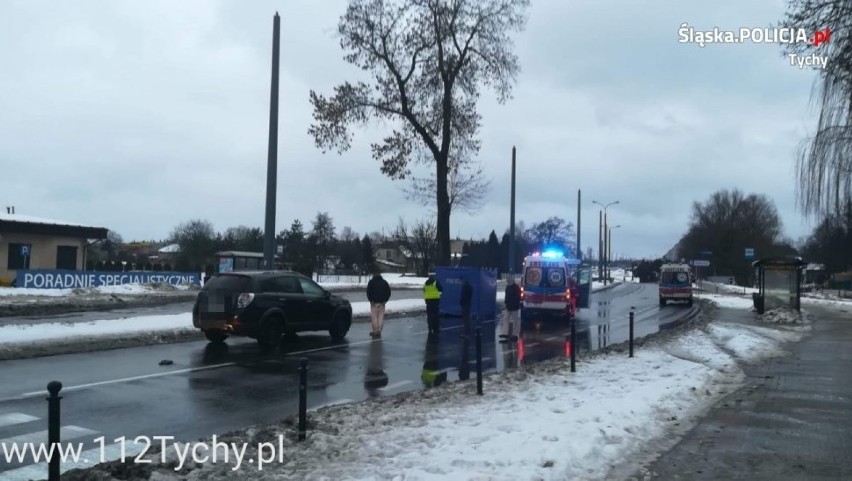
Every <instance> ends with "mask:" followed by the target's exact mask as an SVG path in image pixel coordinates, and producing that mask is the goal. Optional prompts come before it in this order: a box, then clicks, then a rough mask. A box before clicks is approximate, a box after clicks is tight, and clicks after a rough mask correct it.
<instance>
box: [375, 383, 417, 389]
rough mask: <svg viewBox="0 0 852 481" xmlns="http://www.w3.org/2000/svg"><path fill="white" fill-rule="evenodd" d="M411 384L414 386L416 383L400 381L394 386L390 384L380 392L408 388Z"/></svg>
mask: <svg viewBox="0 0 852 481" xmlns="http://www.w3.org/2000/svg"><path fill="white" fill-rule="evenodd" d="M409 384H414V381H399V382H395V383H393V384H388V385H387V386H385V387H382V388H379V389H378V390H379V391H390V390H391V389H396V388H398V387H402V386H407V385H409Z"/></svg>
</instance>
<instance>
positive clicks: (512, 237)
mask: <svg viewBox="0 0 852 481" xmlns="http://www.w3.org/2000/svg"><path fill="white" fill-rule="evenodd" d="M514 274H515V146H514V145H513V146H512V199H511V200H510V207H509V275H514Z"/></svg>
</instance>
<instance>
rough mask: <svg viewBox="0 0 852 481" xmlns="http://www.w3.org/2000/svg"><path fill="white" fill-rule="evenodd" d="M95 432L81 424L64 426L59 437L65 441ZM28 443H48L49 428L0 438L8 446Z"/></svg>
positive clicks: (0, 441)
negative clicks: (82, 426)
mask: <svg viewBox="0 0 852 481" xmlns="http://www.w3.org/2000/svg"><path fill="white" fill-rule="evenodd" d="M95 433H97V431H92V430H91V429H86V428H81V427H80V426H62V427H61V428H59V439H60V440H62V441H63V442H64V441H65V440H68V439H75V438H80V437H83V436H86V435H87V434H95ZM26 443H34V444H40V443H47V430H44V431H36V432H34V433H27V434H21V435H20V436H13V437H11V438H6V439H0V444H5V445H6V446H12V445H16V444H17V445H22V444H26Z"/></svg>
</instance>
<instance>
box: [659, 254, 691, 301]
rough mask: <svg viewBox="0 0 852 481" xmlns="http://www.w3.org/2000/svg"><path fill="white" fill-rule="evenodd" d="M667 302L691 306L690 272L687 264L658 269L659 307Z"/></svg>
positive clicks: (665, 266)
mask: <svg viewBox="0 0 852 481" xmlns="http://www.w3.org/2000/svg"><path fill="white" fill-rule="evenodd" d="M668 301H686V303H687V305H688V306H691V305H692V270H691V269H690V268H689V265H688V264H663V265H662V267H660V306H661V307H662V306H665V305H666V302H668Z"/></svg>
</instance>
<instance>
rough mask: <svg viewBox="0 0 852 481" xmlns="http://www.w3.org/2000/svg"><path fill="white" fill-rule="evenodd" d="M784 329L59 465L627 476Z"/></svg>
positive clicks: (161, 473)
mask: <svg viewBox="0 0 852 481" xmlns="http://www.w3.org/2000/svg"><path fill="white" fill-rule="evenodd" d="M775 330H776V329H769V328H763V329H757V330H755V329H751V328H749V327H748V326H742V325H739V324H734V323H723V324H719V325H710V326H708V327H707V328H706V330H705V329H693V330H690V331H687V332H685V333H684V334H681V335H678V336H676V337H674V338H671V339H669V340H667V341H665V342H661V343H660V344H659V345H655V346H649V347H647V348H644V349H640V350H639V351H637V352H636V353H635V357H634V358H629V357H628V356H626V355H625V354H624V353H614V352H610V353H599V354H595V355H590V356H588V357H587V356H584V357H583V358H581V359H580V360H579V363H578V365H577V372H576V373H571V372H570V368H569V363H567V362H566V360H565V359H554V360H550V361H545V362H542V363H538V364H534V365H532V366H526V367H524V368H521V369H517V370H511V371H508V372H504V373H500V374H495V375H490V376H487V377H486V378H485V382H484V391H485V395H484V396H477V395H476V394H475V392H476V387H475V386H476V385H475V381H467V382H464V381H463V382H454V383H449V384H443V385H441V386H439V387H437V388H434V389H428V390H425V391H420V392H409V393H404V394H400V395H397V396H392V397H384V398H376V399H371V400H368V401H366V402H363V403H352V404H345V405H337V406H330V407H326V408H322V409H320V410H318V411H315V412H312V413H310V414H309V419H308V433H307V439H306V440H305V441H303V442H298V441H296V436H295V434H296V431H295V430H296V426H295V423H294V420H293V419H292V418H291V419H288V420H285V421H284V422H282V423H279V424H272V425H268V426H255V427H251V428H248V429H246V430H243V431H239V432H235V433H230V434H227V435H224V436H219V437H218V439H217V441H218V442H225V443H236V446H237V447H238V448H239V451H240V452H241V453H242V456H240V458H239V459H237V458H236V457H235V456H231V457H230V459H229V460H228V461H227V462H224V460H222V459H220V460H219V461H220V462H218V463H214V462H211V461H209V460H208V461H206V462H204V461H202V462H194V461H193V460H192V459H191V456H190V457H189V458H187V457H186V454H187V453H191V452H192V447H193V445H194V443H190V444H184V443H178V444H176V445H171V446H169V447H168V449H167V452H166V456H165V457H166V458H167V460H166V462H165V463H161V462H159V459H161V458H162V457H163V455H162V454H161V453H158V452H155V451H152V452H150V453H148V454H146V455H145V456H143V458H144V459H151V460H152V461H153V462H152V464H138V463H132V462H128V463H126V464H121V463H119V462H112V463H108V464H104V465H100V466H97V467H94V468H91V469H89V470H86V471H77V472H69V473H67V474H65V475H64V476H63V479H66V477H67V479H69V480H71V481H74V480H83V479H101V480H113V479H126V478H127V476H128V475H130V474H132V475H133V477H134V478H136V479H157V480H188V479H205V480H229V479H237V478H239V479H275V480H291V479H292V480H297V479H298V480H321V479H406V480H428V479H460V480H461V479H585V480H595V479H617V478H624V477H626V476H624V473H630V472H633V471H634V470H635V469H636V467H637V466H638V465H641V464H642V463H643V462H645V461H647V460H648V459H650V458H651V457H653V456H656V455H658V454H659V453H660V452H663V451H665V450H667V449H669V448H670V447H671V446H672V445H673V444H674V443H676V442H677V439H678V438H679V437H680V436H682V435H683V434H685V433H686V432H688V430H689V429H691V427H692V426H694V424H695V423H696V422H697V421H698V420H699V419H700V418H701V416H703V415H704V414H705V413H706V412H707V410H708V409H710V407H711V406H712V405H713V404H715V403H716V402H717V401H718V400H720V399H721V398H722V397H723V396H724V395H725V394H727V393H730V392H733V391H734V390H735V389H737V388H739V386H741V385H742V382H743V381H744V378H745V376H744V374H743V371H742V369H741V368H740V366H739V362H740V361H753V360H756V359H759V358H762V357H767V356H775V355H778V354H779V353H781V352H782V351H783V347H782V345H783V342H785V341H786V340H794V339H795V338H794V336H792V335H788V334H787V333H777V332H774V331H775ZM206 442H207V443H210V442H211V440H207V441H206ZM243 446H245V449H244V450H243V449H242V447H243ZM188 448H189V449H188ZM199 452H206V451H203V450H200V451H199Z"/></svg>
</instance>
